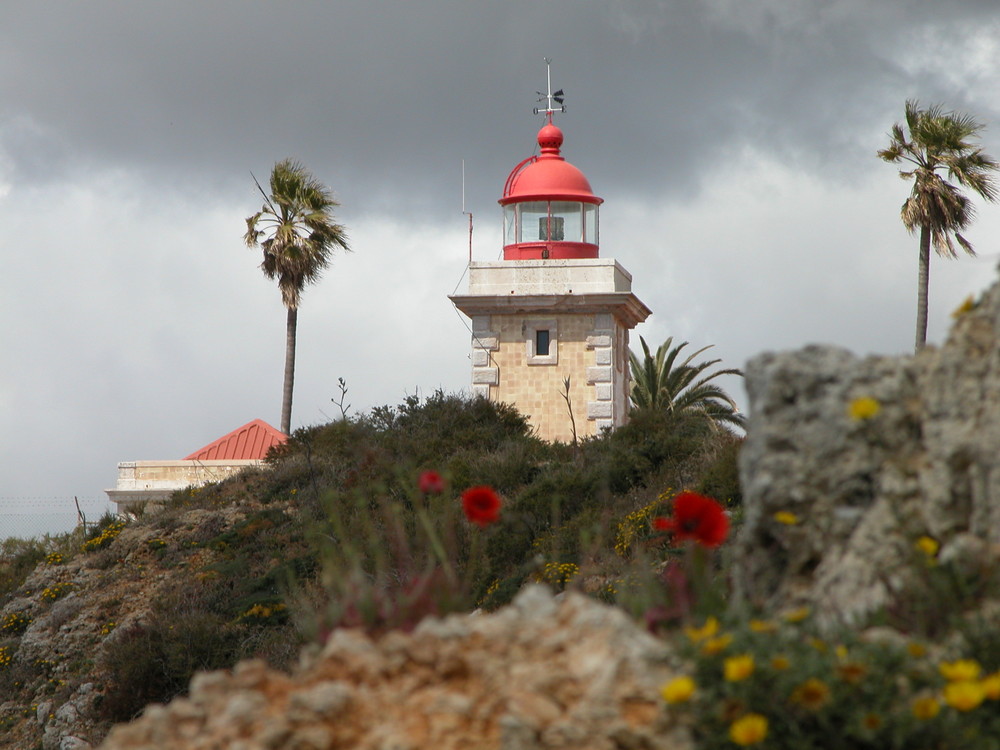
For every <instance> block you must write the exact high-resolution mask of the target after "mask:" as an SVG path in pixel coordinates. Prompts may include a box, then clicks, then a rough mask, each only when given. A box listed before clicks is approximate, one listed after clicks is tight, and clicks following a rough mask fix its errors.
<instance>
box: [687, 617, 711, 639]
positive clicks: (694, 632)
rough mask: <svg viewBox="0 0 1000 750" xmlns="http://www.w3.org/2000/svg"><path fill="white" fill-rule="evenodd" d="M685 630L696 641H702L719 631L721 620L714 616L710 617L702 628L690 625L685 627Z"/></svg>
mask: <svg viewBox="0 0 1000 750" xmlns="http://www.w3.org/2000/svg"><path fill="white" fill-rule="evenodd" d="M684 632H685V633H686V634H687V637H688V638H690V639H691V640H692V641H693V642H694V643H701V642H702V641H703V640H705V639H706V638H711V637H712V636H713V635H715V634H716V633H718V632H719V621H718V620H716V619H715V618H714V617H709V618H708V619H707V620H705V624H704V625H702V626H701V627H700V628H692V627H690V626H688V627H685V628H684Z"/></svg>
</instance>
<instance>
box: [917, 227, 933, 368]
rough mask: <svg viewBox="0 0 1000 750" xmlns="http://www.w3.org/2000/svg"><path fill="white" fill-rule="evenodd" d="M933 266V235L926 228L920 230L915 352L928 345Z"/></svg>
mask: <svg viewBox="0 0 1000 750" xmlns="http://www.w3.org/2000/svg"><path fill="white" fill-rule="evenodd" d="M930 266H931V233H930V230H929V229H928V228H927V227H926V226H922V227H921V228H920V259H919V263H918V271H917V341H916V346H915V350H916V351H920V349H921V348H922V347H923V346H924V344H926V343H927V286H928V276H929V275H930Z"/></svg>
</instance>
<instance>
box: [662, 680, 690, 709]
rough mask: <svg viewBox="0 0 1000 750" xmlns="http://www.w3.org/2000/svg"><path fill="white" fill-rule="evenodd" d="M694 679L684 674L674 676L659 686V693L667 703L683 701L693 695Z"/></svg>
mask: <svg viewBox="0 0 1000 750" xmlns="http://www.w3.org/2000/svg"><path fill="white" fill-rule="evenodd" d="M694 688H695V684H694V680H693V679H691V678H690V677H688V676H687V675H684V676H682V677H675V678H674V679H672V680H671V681H670V682H668V683H666V684H665V685H664V686H663V687H661V688H660V695H662V696H663V700H665V701H666V702H667V703H684V702H686V701H689V700H691V697H692V696H693V695H694Z"/></svg>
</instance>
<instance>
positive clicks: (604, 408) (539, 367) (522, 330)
mask: <svg viewBox="0 0 1000 750" xmlns="http://www.w3.org/2000/svg"><path fill="white" fill-rule="evenodd" d="M546 62H548V61H546ZM543 100H544V101H546V102H547V106H546V107H544V108H541V109H536V110H535V112H536V113H540V114H543V115H544V116H545V123H544V125H543V126H542V128H541V130H539V131H538V136H537V140H538V153H537V154H536V155H533V156H531V157H529V158H527V159H524V160H523V161H521V162H520V163H519V164H518V165H517V166H515V167H514V169H513V170H511V172H510V175H509V176H508V177H507V180H506V182H505V184H504V187H503V193H502V197H501V198H500V200H499V203H500V205H501V206H502V207H503V260H497V261H492V262H473V261H470V263H469V289H468V294H464V295H453V296H452V297H450V299H451V300H452V302H453V303H454V304H455V306H456V307H457V308H458V309H459V310H461V311H462V312H463V313H464V314H465V315H467V316H468V317H469V319H470V321H471V328H472V390H473V392H474V393H476V394H479V395H482V396H485V397H486V398H489V399H492V400H494V401H502V402H507V403H510V404H513V405H514V406H515V407H516V408H517V409H518V411H520V412H521V413H522V414H524V415H525V416H526V417H527V418H528V420H529V421H530V423H531V425H532V426H533V428H534V429H535V431H536V434H537V435H538V436H539V437H540V438H542V439H545V440H558V441H563V442H569V441H571V440H573V439H574V438H582V437H586V436H589V435H597V434H599V433H600V431H601V430H603V429H605V428H614V427H618V426H620V425H622V424H624V423H625V421H626V420H627V418H628V408H629V398H628V396H629V377H630V376H629V365H628V350H629V348H628V347H629V331H630V330H631V329H633V328H634V327H635V326H636V325H637V324H639V323H641V322H642V321H644V320H645V319H646V318H647V317H648V316H649V314H650V311H649V308H647V307H646V305H644V304H643V303H642V302H641V301H640V300H639V298H638V297H636V296H635V294H633V293H632V276H631V274H629V272H628V271H626V270H625V268H624V267H622V266H621V264H619V263H618V262H617V261H615V260H614V259H613V258H602V257H600V241H599V236H598V233H599V229H600V217H599V211H600V206H601V204H602V203H603V200H602V199H601V198H599V197H597V196H596V195H595V194H594V192H593V190H592V189H591V186H590V182H589V181H588V180H587V178H586V176H585V175H584V174H583V172H581V171H580V170H579V169H577V168H576V167H575V166H573V165H572V164H570V163H569V162H568V161H566V159H565V158H564V157H563V155H562V147H563V140H564V138H563V132H562V130H561V129H560V128H558V127H557V126H556V125H555V124H554V122H553V114H554V113H557V112H564V111H565V107H564V106H562V101H563V99H562V91H557V92H555V93H553V92H552V87H551V83H549V86H548V90H547V93H546V94H545V95H544V97H543ZM557 105H558V106H557Z"/></svg>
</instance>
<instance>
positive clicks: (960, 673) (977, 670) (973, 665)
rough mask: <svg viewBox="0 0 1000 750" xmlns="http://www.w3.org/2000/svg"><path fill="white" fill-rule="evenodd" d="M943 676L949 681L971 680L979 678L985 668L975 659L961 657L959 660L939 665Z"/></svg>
mask: <svg viewBox="0 0 1000 750" xmlns="http://www.w3.org/2000/svg"><path fill="white" fill-rule="evenodd" d="M938 669H939V670H940V671H941V676H942V677H944V678H945V679H946V680H948V682H971V681H972V680H978V679H979V675H980V674H982V671H983V668H982V667H981V666H979V662H977V661H976V660H974V659H959V660H958V661H946V662H942V663H941V664H939V665H938Z"/></svg>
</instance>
